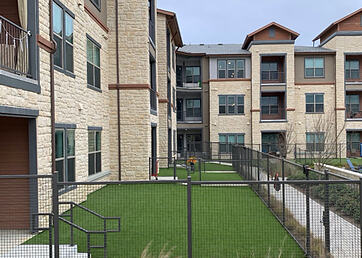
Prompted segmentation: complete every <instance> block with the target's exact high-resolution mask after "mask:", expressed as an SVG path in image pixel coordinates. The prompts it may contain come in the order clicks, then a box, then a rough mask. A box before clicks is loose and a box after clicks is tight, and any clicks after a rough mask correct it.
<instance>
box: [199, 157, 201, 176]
mask: <svg viewBox="0 0 362 258" xmlns="http://www.w3.org/2000/svg"><path fill="white" fill-rule="evenodd" d="M199 179H200V181H201V159H199Z"/></svg>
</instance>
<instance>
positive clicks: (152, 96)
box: [150, 89, 157, 111]
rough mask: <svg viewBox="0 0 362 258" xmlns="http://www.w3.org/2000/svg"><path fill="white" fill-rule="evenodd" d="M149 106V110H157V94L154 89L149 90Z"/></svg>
mask: <svg viewBox="0 0 362 258" xmlns="http://www.w3.org/2000/svg"><path fill="white" fill-rule="evenodd" d="M150 104H151V110H155V111H156V110H157V94H156V91H155V90H154V89H150Z"/></svg>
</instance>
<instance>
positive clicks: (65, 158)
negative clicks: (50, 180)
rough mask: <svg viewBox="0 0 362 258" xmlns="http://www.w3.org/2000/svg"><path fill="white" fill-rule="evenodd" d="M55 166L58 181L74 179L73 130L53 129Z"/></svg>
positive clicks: (71, 180)
mask: <svg viewBox="0 0 362 258" xmlns="http://www.w3.org/2000/svg"><path fill="white" fill-rule="evenodd" d="M55 167H56V171H57V172H58V180H59V182H74V181H75V130H74V129H66V128H62V129H56V130H55Z"/></svg>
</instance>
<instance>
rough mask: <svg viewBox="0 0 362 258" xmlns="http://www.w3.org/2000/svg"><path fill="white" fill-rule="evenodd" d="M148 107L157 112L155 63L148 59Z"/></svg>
mask: <svg viewBox="0 0 362 258" xmlns="http://www.w3.org/2000/svg"><path fill="white" fill-rule="evenodd" d="M150 83H151V89H150V106H151V110H153V111H157V93H156V61H155V60H154V59H153V58H151V57H150Z"/></svg>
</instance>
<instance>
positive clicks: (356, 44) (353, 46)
mask: <svg viewBox="0 0 362 258" xmlns="http://www.w3.org/2000/svg"><path fill="white" fill-rule="evenodd" d="M361 42H362V36H336V37H334V38H333V39H331V40H330V41H328V42H327V43H326V44H325V45H323V47H326V48H330V49H334V50H336V95H337V99H336V102H337V104H336V107H337V109H341V110H337V131H338V132H339V131H341V130H343V133H342V134H341V136H340V139H339V142H340V143H345V142H346V141H347V135H346V130H344V129H343V128H345V129H347V130H348V129H362V121H353V122H352V121H351V122H349V121H347V122H345V117H346V115H345V110H343V109H344V108H345V83H344V80H345V77H344V66H345V64H344V63H345V54H346V53H361V52H362V48H361ZM344 152H346V150H344ZM344 154H346V153H344Z"/></svg>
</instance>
